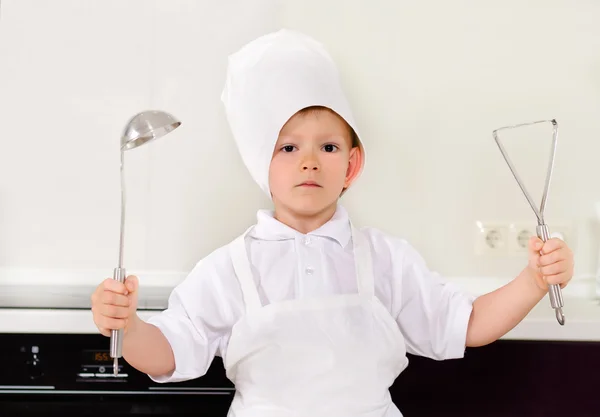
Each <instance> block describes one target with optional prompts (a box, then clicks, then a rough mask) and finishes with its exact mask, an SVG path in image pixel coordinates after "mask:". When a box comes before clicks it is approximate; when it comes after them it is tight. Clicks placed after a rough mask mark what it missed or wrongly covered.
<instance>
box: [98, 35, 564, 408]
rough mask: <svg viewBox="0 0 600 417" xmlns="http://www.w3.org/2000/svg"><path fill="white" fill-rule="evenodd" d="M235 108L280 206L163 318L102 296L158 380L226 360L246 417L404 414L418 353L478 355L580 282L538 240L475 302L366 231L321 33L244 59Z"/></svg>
mask: <svg viewBox="0 0 600 417" xmlns="http://www.w3.org/2000/svg"><path fill="white" fill-rule="evenodd" d="M222 99H223V102H224V104H225V108H226V111H227V116H228V120H229V124H230V126H231V128H232V132H233V136H234V138H235V141H236V143H237V145H238V148H239V149H240V152H241V155H242V159H243V161H244V163H245V165H246V166H247V168H248V170H249V171H250V173H251V175H252V177H253V178H254V179H255V181H256V182H257V183H258V184H259V186H260V187H261V188H262V189H263V190H264V191H265V192H266V193H267V194H268V195H269V196H270V197H271V198H272V201H273V206H274V210H273V211H267V210H262V211H259V213H258V216H257V224H256V225H254V226H252V227H250V228H249V229H248V230H247V231H246V232H245V233H244V234H243V235H242V236H240V237H239V238H237V239H236V240H234V241H233V242H232V243H231V244H229V245H227V246H225V247H222V248H220V249H218V250H216V251H215V252H213V253H212V254H210V255H209V256H207V257H206V258H205V259H203V260H202V261H200V262H199V263H198V264H197V266H196V267H195V268H194V270H193V271H192V272H191V274H190V275H189V276H188V277H187V278H186V280H185V281H184V282H182V283H181V284H180V285H178V286H177V287H176V288H175V289H174V291H173V293H172V295H171V297H170V299H169V308H168V309H167V310H166V311H164V312H162V313H161V314H160V315H158V316H156V317H153V318H152V319H151V320H149V322H148V323H145V322H143V321H142V320H141V319H139V318H138V317H137V315H136V314H135V305H136V293H137V291H136V290H137V285H138V284H137V278H135V277H133V276H131V277H128V279H127V280H126V283H125V285H123V284H120V283H118V282H116V281H113V280H112V279H108V280H106V281H105V282H104V283H103V284H101V285H100V286H99V287H98V289H97V290H96V292H95V293H94V295H93V296H92V310H93V312H94V321H95V323H96V325H97V326H98V328H99V329H100V331H101V333H102V334H104V335H107V336H108V335H109V334H110V330H109V329H118V328H124V329H125V337H124V342H123V354H124V357H125V359H126V360H127V361H128V363H129V364H130V365H132V366H134V367H135V368H137V369H139V370H140V371H142V372H145V373H147V374H148V375H149V376H150V377H151V378H153V379H154V380H155V381H159V382H169V381H181V380H186V379H193V378H197V377H199V376H201V375H203V374H204V373H205V372H206V371H207V369H208V367H209V365H210V363H211V361H212V359H213V357H214V356H215V355H220V356H222V357H223V362H224V365H225V369H226V372H227V376H228V377H229V378H230V379H231V381H232V382H233V383H234V384H235V387H236V394H235V397H234V400H233V402H232V405H231V408H230V412H229V415H230V416H237V417H242V416H243V417H247V416H248V417H249V416H251V417H258V416H261V417H271V416H340V417H341V416H344V417H347V416H373V417H375V416H386V417H388V416H396V417H397V416H401V413H400V411H399V410H398V408H397V407H396V406H395V405H394V404H393V403H392V401H391V398H390V394H389V390H388V389H389V387H390V385H391V384H392V383H393V382H394V380H395V379H396V377H397V376H398V375H399V374H400V372H402V370H403V369H404V368H405V367H406V366H407V364H408V361H407V358H406V353H407V352H410V353H413V354H417V355H423V356H427V357H430V358H434V359H438V360H443V359H448V358H459V357H462V356H463V353H464V349H465V346H481V345H485V344H487V343H490V342H492V341H494V340H496V339H498V338H499V337H501V336H502V335H504V334H505V333H506V332H508V331H509V330H510V329H511V328H513V327H514V326H515V325H516V324H518V323H519V322H520V321H521V320H522V319H523V318H524V317H525V316H526V314H527V313H528V312H529V311H530V310H531V308H533V307H534V306H535V305H536V304H537V303H538V302H539V301H540V300H541V299H542V298H543V297H544V295H545V294H546V291H547V283H557V284H561V286H564V285H566V284H567V283H568V281H569V280H570V279H571V277H572V272H573V256H572V254H571V251H570V250H569V249H568V248H567V246H566V245H565V244H564V242H562V241H560V240H557V239H551V240H549V241H548V242H546V243H545V244H543V245H542V242H541V241H540V240H539V239H537V238H532V239H531V241H530V245H529V246H530V255H529V264H528V265H527V266H526V267H525V268H524V269H523V271H522V272H521V273H520V274H519V276H518V277H517V278H515V279H514V280H513V281H512V282H511V283H509V284H507V285H506V286H504V287H502V288H500V289H498V290H496V291H494V292H492V293H490V294H486V295H483V296H481V297H478V298H477V299H473V298H471V297H469V296H466V295H464V294H462V293H461V292H460V291H459V289H458V288H456V287H454V286H453V285H451V284H449V283H446V282H444V281H443V280H442V279H441V278H440V277H439V276H437V275H436V274H433V273H432V272H430V271H428V270H427V267H426V265H425V263H424V261H423V260H422V259H421V257H420V256H419V254H418V253H417V252H416V251H415V250H414V249H413V248H412V247H411V246H410V245H409V244H408V243H407V242H406V241H404V240H402V239H398V238H394V237H392V236H388V235H386V234H385V233H383V232H381V231H378V230H376V229H371V228H365V229H362V230H357V229H356V228H354V227H353V226H352V223H351V222H350V220H349V218H348V214H347V213H346V211H345V210H344V208H343V207H341V206H340V205H339V202H338V199H339V197H340V196H341V195H342V194H343V193H344V192H345V191H346V190H347V189H348V188H349V187H350V186H351V185H352V183H353V182H354V181H355V180H356V179H357V178H358V176H359V175H360V173H361V171H362V168H363V166H364V159H365V158H364V157H365V153H364V148H363V144H362V142H361V140H360V135H359V134H358V130H357V128H356V123H355V122H354V119H353V117H352V113H351V111H350V107H349V106H348V103H347V101H346V98H345V96H344V94H343V92H342V89H341V87H340V82H339V79H338V75H337V70H336V68H335V65H334V63H333V61H332V60H331V58H330V57H329V55H328V54H327V52H326V51H325V49H324V48H323V47H322V45H320V44H319V43H317V42H316V41H314V40H313V39H311V38H309V37H307V36H305V35H302V34H300V33H296V32H292V31H288V30H281V31H279V32H276V33H272V34H269V35H266V36H263V37H260V38H258V39H256V40H255V41H253V42H251V43H249V44H248V45H246V46H245V47H244V48H242V49H241V50H240V51H238V52H237V53H236V54H234V55H233V56H232V57H231V58H230V62H229V70H228V78H227V83H226V86H225V89H224V91H223V96H222ZM540 251H542V253H543V255H540Z"/></svg>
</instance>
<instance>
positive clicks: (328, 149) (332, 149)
mask: <svg viewBox="0 0 600 417" xmlns="http://www.w3.org/2000/svg"><path fill="white" fill-rule="evenodd" d="M337 149H338V147H337V146H336V145H333V144H331V143H328V144H327V145H325V146H323V150H325V152H335V151H336V150H337Z"/></svg>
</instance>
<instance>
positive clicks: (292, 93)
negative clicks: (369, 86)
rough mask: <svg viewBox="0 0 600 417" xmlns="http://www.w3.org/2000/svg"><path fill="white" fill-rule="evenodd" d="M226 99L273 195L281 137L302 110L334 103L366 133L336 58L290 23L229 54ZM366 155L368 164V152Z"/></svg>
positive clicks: (249, 159)
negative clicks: (271, 178) (273, 170)
mask: <svg viewBox="0 0 600 417" xmlns="http://www.w3.org/2000/svg"><path fill="white" fill-rule="evenodd" d="M221 100H222V101H223V104H224V105H225V112H226V115H227V119H228V121H229V125H230V128H231V131H232V133H233V137H234V139H235V142H236V144H237V147H238V149H239V151H240V154H241V157H242V160H243V162H244V164H245V165H246V167H247V168H248V171H250V174H251V175H252V178H253V179H254V181H256V183H257V184H258V185H259V186H260V188H262V190H263V191H264V192H265V193H267V195H268V196H269V198H270V197H271V192H270V189H269V166H270V163H271V158H272V156H273V150H274V147H275V143H276V142H277V138H278V136H279V132H280V130H281V128H282V127H283V125H284V124H285V123H286V122H287V121H288V120H289V119H290V118H291V117H292V116H293V115H294V114H295V113H297V112H298V111H300V110H302V109H304V108H306V107H311V106H324V107H328V108H330V109H331V110H333V111H334V112H336V113H337V114H338V115H339V116H341V117H342V118H343V119H344V120H345V121H346V122H347V123H348V124H349V125H350V127H351V128H352V129H354V132H355V133H356V135H357V138H360V135H359V132H358V129H357V127H356V122H355V120H354V117H353V115H352V111H351V109H350V105H349V104H348V101H347V99H346V96H345V94H344V92H343V90H342V86H341V82H340V79H339V75H338V71H337V68H336V65H335V63H334V61H333V59H332V58H331V57H330V55H329V53H328V52H327V51H326V50H325V48H324V47H323V45H322V44H321V43H319V42H317V41H316V40H314V39H313V38H311V37H309V36H307V35H305V34H302V33H299V32H296V31H292V30H289V29H281V30H279V31H277V32H273V33H270V34H267V35H263V36H261V37H259V38H257V39H255V40H253V41H251V42H250V43H248V44H246V45H245V46H243V47H242V48H241V49H240V50H238V51H237V52H235V53H234V54H232V55H230V56H229V65H228V69H227V79H226V82H225V87H224V89H223V93H222V95H221ZM359 146H360V147H361V148H362V146H363V145H362V143H361V142H360V139H359ZM361 160H362V165H364V152H363V157H362V158H361ZM362 165H361V167H360V171H362V168H363V166H362ZM360 171H359V172H360Z"/></svg>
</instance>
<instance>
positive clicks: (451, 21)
mask: <svg viewBox="0 0 600 417" xmlns="http://www.w3.org/2000/svg"><path fill="white" fill-rule="evenodd" d="M598 16H600V4H599V3H597V2H593V1H579V2H568V1H566V0H550V1H544V2H542V1H530V2H526V3H525V2H519V1H516V0H508V1H504V2H481V1H474V0H471V1H451V2H448V1H442V0H424V1H420V2H408V1H397V0H396V1H392V0H385V1H384V0H374V1H369V2H366V1H359V0H352V1H348V0H346V1H341V0H336V1H326V2H324V1H318V2H317V1H314V0H303V1H274V0H273V1H269V0H252V1H248V0H246V1H244V0H222V1H219V2H215V1H191V0H188V1H184V0H155V1H147V0H127V1H122V0H103V1H91V0H87V1H81V0H71V1H68V0H52V1H42V0H37V1H36V0H3V1H2V3H1V6H0V126H2V129H1V130H0V143H1V145H2V146H1V148H0V268H2V271H3V274H4V275H0V278H1V277H2V276H4V277H6V276H7V274H9V273H11V271H17V270H30V269H32V270H36V271H38V272H36V273H38V274H43V273H46V272H48V273H50V271H59V270H60V271H65V273H68V274H71V275H72V276H75V277H76V276H77V274H79V273H80V271H87V272H86V273H89V274H92V275H93V276H97V275H100V274H101V273H104V272H103V271H106V272H105V275H104V276H110V274H111V271H112V268H113V267H114V266H116V262H117V254H118V238H119V215H120V206H119V204H120V201H119V197H120V194H119V148H118V147H119V138H120V134H121V131H122V129H123V127H124V125H125V123H126V122H127V120H128V119H129V118H130V117H131V116H133V115H134V114H135V113H137V112H139V111H142V110H145V109H148V108H158V109H162V110H166V111H168V112H171V113H172V114H174V115H175V116H177V117H178V118H180V119H181V121H182V122H183V124H182V126H181V127H180V128H179V129H177V130H176V131H174V132H173V133H172V134H170V135H169V136H167V137H166V138H165V139H163V140H160V141H157V142H154V143H152V144H149V145H148V146H145V147H143V148H139V149H136V150H134V151H131V152H129V153H128V154H127V155H126V172H127V192H128V208H127V229H126V238H125V242H126V249H125V264H126V267H127V268H128V270H129V271H130V272H135V273H140V274H144V273H146V274H149V275H151V274H165V275H178V276H183V275H184V274H185V273H186V272H187V271H188V270H189V269H190V268H192V267H193V265H194V264H195V263H196V262H197V261H198V260H199V259H201V258H202V257H203V256H205V255H207V254H208V253H209V252H211V251H212V250H214V249H216V248H217V247H219V246H221V245H223V244H226V243H227V242H229V241H230V240H231V239H233V238H234V237H235V236H237V235H238V234H240V233H242V232H243V231H244V230H245V228H246V227H247V226H249V225H250V224H251V223H252V222H253V221H254V219H255V212H256V210H257V209H258V208H260V207H269V201H268V199H267V198H266V197H265V196H263V195H262V194H261V191H260V190H259V188H258V187H257V186H256V185H255V184H254V183H253V182H252V181H251V179H250V177H249V175H248V174H247V172H246V169H245V168H244V166H243V165H242V163H241V159H240V158H239V156H238V155H237V151H236V149H235V146H234V144H233V140H232V138H231V134H230V132H229V128H228V126H227V123H226V120H225V116H224V112H223V108H222V105H221V102H220V92H221V89H222V86H223V82H224V77H225V69H226V64H227V55H228V54H230V53H232V52H234V51H235V50H236V49H237V48H239V47H240V46H241V45H243V44H244V43H246V42H248V41H250V40H251V39H253V38H255V37H256V36H259V35H261V34H264V33H267V32H270V31H272V30H276V29H279V28H280V27H288V28H292V29H298V30H301V31H304V32H306V33H308V34H310V35H312V36H314V37H316V38H318V39H319V40H321V41H322V42H323V43H324V44H325V45H326V46H327V48H328V49H329V50H330V52H331V54H332V55H333V56H334V58H335V59H336V61H337V62H338V63H339V67H340V71H341V74H342V77H343V82H344V84H345V86H346V88H347V92H348V96H349V98H350V100H351V102H352V105H353V107H354V110H355V113H356V118H357V119H358V122H359V124H360V130H361V134H362V138H363V141H364V143H365V146H366V149H367V163H366V170H365V172H364V175H363V177H362V178H361V179H360V180H359V182H358V183H357V184H356V186H355V187H353V189H352V190H351V191H350V192H349V193H347V195H346V196H345V197H344V199H343V204H344V205H345V206H346V207H347V208H348V209H349V211H350V213H351V214H352V216H353V219H354V221H355V223H357V224H359V225H361V226H363V225H369V226H375V227H379V228H381V229H383V230H385V231H387V232H389V233H392V234H395V235H398V236H402V237H405V238H406V239H408V240H409V241H410V242H411V243H412V244H413V245H414V246H415V247H416V248H417V249H418V250H419V251H420V252H421V253H422V254H423V256H424V257H425V258H426V259H427V261H428V263H429V265H430V267H431V268H432V269H435V270H437V271H439V272H441V273H442V274H444V275H446V276H448V277H476V278H478V279H481V280H485V279H489V278H493V277H510V276H513V275H514V274H516V273H518V271H519V270H520V269H521V268H522V267H523V266H524V264H525V259H526V255H525V254H524V253H523V252H522V251H519V250H518V246H517V245H516V243H515V242H516V233H517V232H518V231H519V230H521V229H522V228H523V227H524V228H529V227H534V226H535V224H536V218H535V215H534V214H533V211H532V210H531V208H530V207H529V205H528V204H527V201H526V200H525V197H524V196H523V194H522V192H521V190H520V189H519V187H518V186H517V183H516V182H515V180H514V178H513V177H512V175H511V173H510V170H509V168H508V166H507V165H506V163H505V162H504V160H503V158H502V155H501V153H500V151H499V150H498V148H497V146H496V144H495V143H494V141H493V139H492V130H494V129H496V128H498V127H501V126H505V125H511V124H516V123H521V122H528V121H534V120H539V119H552V118H555V119H556V120H557V121H558V125H559V132H560V134H559V145H558V149H557V153H556V165H555V169H554V173H553V177H552V184H551V187H550V195H549V199H548V205H547V210H546V221H547V223H548V224H549V226H550V228H551V230H552V229H553V227H554V230H555V231H560V232H562V233H563V235H564V236H565V238H566V239H567V241H568V242H569V244H570V245H571V247H572V248H573V249H574V250H575V253H576V280H584V279H589V278H590V277H592V276H593V274H594V272H595V269H596V265H597V262H598V253H599V252H600V223H599V222H598V220H597V218H596V217H595V212H594V203H595V202H598V201H600V164H599V163H598V162H599V161H600V141H598V140H597V138H598V137H600V124H599V123H598V115H599V114H600V25H598V23H597V20H598ZM551 137H552V131H551V129H549V128H548V127H547V126H546V127H544V126H543V125H540V126H539V127H534V128H531V129H528V130H526V131H525V132H524V133H519V132H511V133H509V134H507V135H506V136H505V139H506V141H507V148H508V150H509V151H510V152H511V155H512V157H513V158H514V161H515V165H516V166H517V168H518V169H519V173H520V175H521V176H522V177H523V178H524V179H525V180H526V183H527V186H528V187H530V189H531V192H532V194H533V195H534V198H535V199H536V200H537V201H538V202H539V199H540V195H541V190H542V188H543V181H544V176H545V174H546V169H547V163H548V157H549V149H550V141H551ZM538 204H539V203H538ZM478 222H480V224H481V225H482V226H483V227H484V228H485V227H488V226H489V227H491V228H497V230H498V231H499V232H500V233H501V235H503V236H504V237H503V238H502V242H504V246H502V245H501V247H500V248H496V249H490V248H489V247H487V246H486V245H485V240H484V233H481V232H480V230H481V228H480V227H478V226H477V224H478ZM511 224H515V225H516V229H515V231H513V230H511V228H510V225H511ZM484 231H486V230H484ZM39 271H46V272H39ZM90 271H91V272H90ZM98 271H100V272H98ZM81 274H84V272H81ZM102 277H103V276H98V279H101V278H102Z"/></svg>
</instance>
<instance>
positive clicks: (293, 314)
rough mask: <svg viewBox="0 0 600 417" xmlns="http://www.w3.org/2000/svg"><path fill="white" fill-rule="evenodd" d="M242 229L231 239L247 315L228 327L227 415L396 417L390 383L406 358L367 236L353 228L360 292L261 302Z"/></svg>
mask: <svg viewBox="0 0 600 417" xmlns="http://www.w3.org/2000/svg"><path fill="white" fill-rule="evenodd" d="M249 230H250V229H249ZM247 233H248V231H246V233H244V235H242V236H240V237H238V238H237V239H236V240H235V241H234V242H232V244H231V258H232V262H233V266H234V269H235V273H236V275H237V277H238V280H239V282H240V285H241V289H242V294H243V297H244V303H245V305H246V314H245V315H244V316H243V317H242V318H241V319H240V320H239V321H238V322H237V323H236V324H235V325H234V326H233V329H232V332H231V338H230V340H229V346H228V348H227V352H226V355H225V369H226V371H227V377H228V378H229V379H230V380H231V381H232V382H233V383H234V384H235V387H236V393H235V397H234V399H233V402H232V404H231V408H230V410H229V413H228V416H229V417H234V416H235V417H292V416H293V417H321V416H322V417H325V416H327V417H353V416H356V417H358V416H360V417H399V416H401V415H402V414H401V413H400V411H399V410H398V408H396V406H395V405H394V404H393V403H392V400H391V396H390V393H389V387H390V385H392V383H393V382H394V380H395V379H396V377H397V376H398V375H399V374H400V372H402V371H403V370H404V369H405V368H406V366H407V365H408V358H407V357H406V348H405V345H404V338H403V337H402V334H401V333H400V329H399V328H398V325H397V323H396V322H395V321H394V319H393V318H392V316H391V315H390V313H389V312H388V311H387V309H386V308H385V307H384V306H383V304H381V302H380V301H379V299H378V298H377V297H376V296H375V294H374V281H373V267H372V262H371V250H370V247H369V242H368V241H367V239H366V237H365V236H364V235H363V234H362V233H361V232H360V231H358V230H357V229H355V228H354V227H352V242H353V245H354V260H355V266H356V272H357V284H358V293H357V294H343V295H333V296H326V297H318V298H317V297H315V298H310V299H300V300H286V301H281V302H276V303H272V304H268V305H266V306H262V305H261V301H260V298H259V295H258V291H257V289H256V285H255V284H254V279H253V277H252V272H251V267H250V262H249V256H248V254H247V252H246V245H245V243H244V238H245V236H246V235H247Z"/></svg>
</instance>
